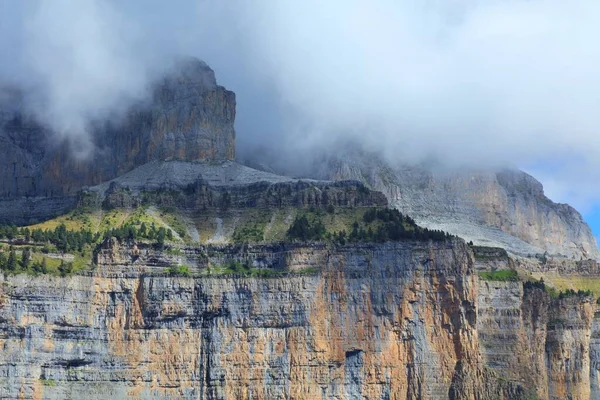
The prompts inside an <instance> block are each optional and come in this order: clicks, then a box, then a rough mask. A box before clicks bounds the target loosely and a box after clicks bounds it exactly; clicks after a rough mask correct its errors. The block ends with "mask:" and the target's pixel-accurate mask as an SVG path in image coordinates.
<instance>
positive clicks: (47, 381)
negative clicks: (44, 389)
mask: <svg viewBox="0 0 600 400" xmlns="http://www.w3.org/2000/svg"><path fill="white" fill-rule="evenodd" d="M40 382H42V385H44V386H50V387H54V386H56V381H55V380H54V379H45V378H40Z"/></svg>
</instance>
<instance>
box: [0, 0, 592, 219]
mask: <svg viewBox="0 0 600 400" xmlns="http://www.w3.org/2000/svg"><path fill="white" fill-rule="evenodd" d="M0 4H1V5H0V37H1V38H0V46H1V47H0V50H1V51H2V54H4V60H3V63H2V65H1V66H0V72H1V75H2V76H4V80H5V81H10V82H13V83H14V82H19V84H21V85H29V86H34V87H35V88H36V90H38V91H39V92H40V93H43V96H41V97H40V100H39V102H37V103H36V102H33V103H34V104H32V105H31V107H30V109H31V112H34V113H36V115H38V116H39V117H40V118H42V119H43V120H44V121H46V122H47V123H49V124H51V125H52V126H53V128H54V130H55V131H56V132H57V133H58V134H59V135H62V136H63V137H68V138H71V139H72V140H74V141H75V142H77V143H78V144H79V145H78V147H77V148H78V149H79V153H81V155H82V156H85V154H87V153H88V152H89V151H90V149H91V148H92V144H91V141H90V138H89V135H88V134H87V133H86V132H87V124H88V123H89V121H90V120H91V119H94V118H105V117H111V118H115V117H117V118H118V115H119V112H120V111H122V110H123V109H124V108H126V105H127V104H128V103H130V102H132V101H135V100H138V99H141V98H143V97H144V96H145V95H146V89H147V87H148V83H149V82H150V81H151V80H152V79H153V78H154V77H155V76H156V75H157V74H160V73H161V71H164V70H165V69H166V68H168V66H169V65H170V60H172V58H173V57H174V56H175V55H177V54H189V55H194V56H197V57H199V58H201V59H203V60H205V61H206V62H208V63H209V65H211V67H212V68H213V69H214V70H215V71H216V75H217V80H218V81H219V83H220V84H222V85H224V86H226V87H227V88H228V89H231V90H233V91H235V92H236V94H237V103H238V117H237V121H236V130H237V134H238V145H239V147H238V150H239V152H240V153H244V154H248V153H251V152H252V151H253V149H255V146H258V145H260V146H263V147H267V148H270V149H271V150H272V152H274V153H275V154H278V155H280V156H281V157H282V159H284V160H287V159H291V158H295V159H304V160H308V159H309V158H308V157H306V155H309V154H313V153H314V151H315V149H330V150H331V151H334V152H335V151H336V150H337V148H338V147H337V146H339V143H341V142H344V141H347V140H352V141H356V142H358V143H360V144H361V146H364V147H366V148H369V149H372V150H374V151H377V152H380V153H382V154H383V156H385V157H387V158H388V159H389V160H391V161H392V162H411V163H412V162H420V161H423V160H431V159H435V160H438V161H439V162H442V163H444V164H447V165H448V166H452V167H464V166H469V167H473V166H475V167H495V166H502V165H516V166H519V167H521V168H524V169H525V170H527V171H529V172H531V173H533V174H534V175H535V176H537V177H539V178H541V179H542V181H543V182H544V183H545V184H546V186H547V191H548V193H549V194H550V196H551V197H552V198H553V199H554V200H557V201H568V202H571V203H573V204H574V205H575V206H577V207H578V208H580V209H584V210H585V208H586V207H588V206H589V205H590V204H592V203H595V202H597V201H599V200H600V190H598V189H597V185H595V182H596V181H597V179H598V178H600V168H599V167H600V161H598V160H600V157H599V156H600V137H599V136H598V135H597V130H598V127H599V126H600V116H599V115H600V114H599V113H598V112H597V110H598V109H600V107H599V106H600V75H599V73H598V67H599V66H600V46H598V44H597V38H598V37H600V24H598V23H597V22H598V21H600V3H598V2H596V1H593V0H573V1H571V2H564V1H558V0H498V1H494V0H489V1H485V2H482V1H474V0H472V1H469V0H453V1H442V0H430V1H416V0H414V1H409V0H396V1H388V0H379V1H371V2H367V1H358V0H344V1H341V0H340V1H338V0H330V1H327V2H322V1H315V0H305V1H282V2H274V1H266V0H255V1H252V2H244V1H241V0H230V1H226V2H218V1H206V0H205V1H194V0H180V1H169V2H164V1H159V0H130V1H116V0H112V1H111V0H106V1H100V0H71V1H69V0H53V1H43V0H23V1H20V2H10V1H3V2H2V3H0ZM0 79H1V78H0ZM299 155H300V156H299ZM292 156H295V157H292Z"/></svg>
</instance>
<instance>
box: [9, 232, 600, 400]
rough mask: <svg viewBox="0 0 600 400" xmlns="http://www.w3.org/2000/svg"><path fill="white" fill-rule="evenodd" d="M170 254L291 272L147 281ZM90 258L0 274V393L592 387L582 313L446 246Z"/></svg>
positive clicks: (123, 249) (112, 246)
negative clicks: (48, 271)
mask: <svg viewBox="0 0 600 400" xmlns="http://www.w3.org/2000/svg"><path fill="white" fill-rule="evenodd" d="M178 257H181V258H183V259H185V261H186V262H189V261H191V260H194V259H195V260H196V261H197V262H196V263H190V265H192V269H193V271H194V272H200V271H206V267H209V266H211V265H212V266H215V265H222V263H224V262H226V261H227V260H229V261H231V260H240V261H245V262H248V263H249V264H250V265H254V266H256V267H258V268H264V267H270V268H273V269H275V270H279V271H288V272H291V271H295V273H294V274H292V275H288V276H285V277H277V276H274V277H270V278H250V277H240V276H237V277H236V276H208V275H204V276H202V277H196V278H191V277H190V278H185V277H169V276H166V275H164V273H160V271H164V266H165V265H169V264H171V263H173V262H176V258H178ZM98 263H99V265H98V267H97V270H96V271H94V272H93V273H91V274H90V275H89V276H75V277H71V278H56V277H48V276H40V277H30V276H24V275H20V276H9V277H3V278H1V279H2V282H1V285H0V344H1V345H2V353H1V354H0V382H1V385H0V391H1V392H0V396H2V397H12V398H17V397H22V398H86V397H87V398H121V397H125V396H129V397H133V398H173V397H181V396H184V397H187V398H204V399H221V398H224V399H234V398H239V399H246V398H254V399H287V398H295V399H323V398H327V399H329V398H336V399H357V398H369V399H444V398H451V399H490V400H491V399H525V398H531V397H530V396H531V395H532V393H535V392H537V394H538V395H539V398H541V399H544V398H556V399H558V398H565V397H564V395H565V393H567V394H570V393H572V397H571V398H578V399H579V398H581V399H584V398H585V399H588V398H591V397H590V393H592V391H593V390H597V389H594V386H593V382H591V381H590V376H591V375H590V365H592V366H593V365H597V361H594V360H595V359H594V358H593V357H595V354H597V349H596V348H595V347H594V346H596V347H597V344H596V343H595V342H594V340H591V339H590V337H591V336H590V334H591V332H592V327H593V326H595V325H594V324H593V322H592V315H593V307H592V304H591V303H590V302H589V301H585V300H576V299H564V300H561V301H558V302H557V303H553V302H551V301H550V300H549V299H548V298H547V297H545V295H544V294H541V293H538V292H535V291H534V292H528V291H524V290H523V288H522V286H519V285H521V284H518V283H499V284H498V285H487V284H484V283H482V282H479V281H478V278H477V275H476V274H474V273H473V258H472V255H471V253H470V251H469V249H468V247H467V246H465V245H464V244H463V243H461V242H460V241H454V242H447V243H445V244H440V243H431V244H426V243H419V242H405V243H396V244H391V243H390V244H381V245H374V244H363V245H353V246H343V247H335V248H331V247H328V246H325V245H266V246H252V247H247V246H243V247H233V246H225V247H201V248H189V249H184V251H183V255H168V254H164V253H158V252H156V251H154V250H152V248H143V247H142V248H140V249H137V250H136V249H133V248H131V247H128V246H119V245H117V244H116V243H107V245H106V246H105V247H104V248H103V249H102V250H101V251H100V253H99V254H98ZM315 267H317V270H314V268H315ZM307 268H311V269H310V270H309V269H307ZM302 271H307V273H305V274H301V272H302ZM492 305H493V309H492V308H491V306H492ZM550 316H551V317H550ZM480 332H481V333H480ZM590 349H592V350H591V351H590ZM516 350H519V351H520V353H516V352H515V351H516ZM594 376H597V374H596V375H594ZM596 387H597V386H596ZM532 391H533V392H532Z"/></svg>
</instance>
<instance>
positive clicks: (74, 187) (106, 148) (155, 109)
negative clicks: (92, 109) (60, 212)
mask: <svg viewBox="0 0 600 400" xmlns="http://www.w3.org/2000/svg"><path fill="white" fill-rule="evenodd" d="M1 90H2V91H3V92H2V93H0V101H1V102H0V198H3V199H5V200H6V199H14V198H18V199H20V198H21V197H62V196H65V195H71V194H74V193H76V192H77V191H78V190H79V189H80V188H81V187H83V186H86V185H95V184H99V183H101V182H104V181H108V180H110V179H113V178H115V177H117V176H119V175H121V174H123V173H126V172H128V171H130V170H132V169H133V168H135V167H137V166H140V165H143V164H145V163H148V162H150V161H155V160H161V161H163V160H171V159H175V160H186V161H195V160H232V159H234V158H235V132H234V128H233V123H234V119H235V95H234V93H233V92H230V91H228V90H226V89H225V88H223V87H222V86H218V85H217V83H216V80H215V75H214V72H213V71H212V70H211V69H210V68H209V67H208V66H207V65H206V64H205V63H203V62H201V61H199V60H195V59H186V60H183V61H181V62H179V63H178V64H177V65H176V67H175V68H174V69H173V70H172V71H171V72H170V73H169V74H167V75H166V76H164V77H163V78H162V79H160V80H159V81H157V82H154V83H153V84H152V87H151V88H150V93H151V94H150V96H149V99H148V100H147V101H144V102H141V103H139V104H135V105H133V106H131V108H130V109H129V110H128V111H127V112H126V113H125V116H124V118H122V119H118V120H116V121H112V122H107V121H91V122H90V127H89V132H88V134H89V135H91V141H92V143H93V145H94V150H93V151H92V154H91V156H90V157H88V158H85V159H78V158H76V157H74V156H73V152H72V151H71V147H70V143H69V142H68V141H65V140H61V139H60V135H56V133H55V132H52V131H51V130H50V128H49V127H47V126H44V125H41V124H40V123H39V122H38V121H37V120H36V119H35V118H34V117H33V116H31V115H30V114H28V113H27V107H26V104H27V103H28V101H29V99H28V94H27V93H23V92H21V91H18V90H8V89H1ZM82 134H83V132H82Z"/></svg>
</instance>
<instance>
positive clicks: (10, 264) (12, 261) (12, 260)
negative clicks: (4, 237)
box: [6, 246, 17, 271]
mask: <svg viewBox="0 0 600 400" xmlns="http://www.w3.org/2000/svg"><path fill="white" fill-rule="evenodd" d="M6 269H7V270H8V271H15V270H16V269H17V253H16V252H15V249H14V248H13V247H12V246H11V247H10V253H9V254H8V261H7V262H6Z"/></svg>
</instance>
